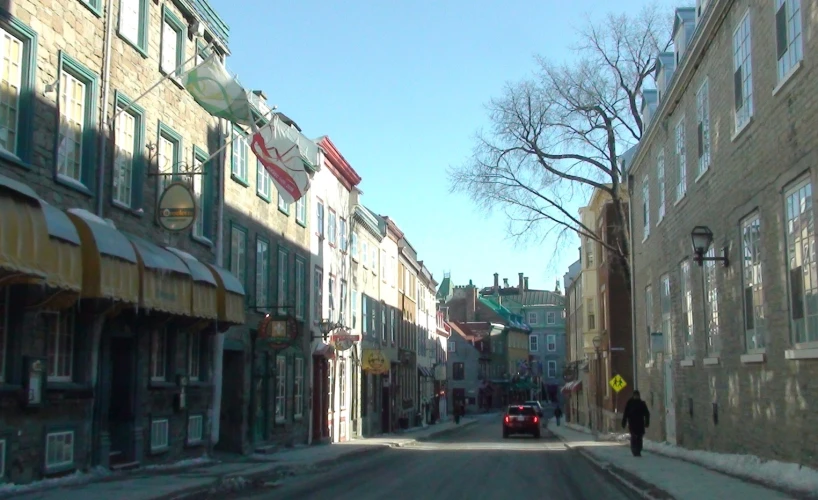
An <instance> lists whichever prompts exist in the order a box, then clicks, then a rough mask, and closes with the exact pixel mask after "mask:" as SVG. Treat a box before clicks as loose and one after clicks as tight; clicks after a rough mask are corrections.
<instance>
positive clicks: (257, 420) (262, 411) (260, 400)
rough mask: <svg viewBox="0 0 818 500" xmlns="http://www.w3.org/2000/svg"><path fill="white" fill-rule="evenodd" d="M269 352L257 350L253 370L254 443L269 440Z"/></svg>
mask: <svg viewBox="0 0 818 500" xmlns="http://www.w3.org/2000/svg"><path fill="white" fill-rule="evenodd" d="M268 356H269V353H267V352H265V351H261V352H257V354H256V360H255V364H256V366H255V369H254V370H253V379H252V380H253V434H252V438H253V444H254V445H257V444H259V443H263V442H264V441H266V440H267V424H268V422H269V421H270V418H269V412H268V410H269V408H270V405H269V399H268V397H267V396H268V394H269V385H268V383H269V380H270V363H269V360H268Z"/></svg>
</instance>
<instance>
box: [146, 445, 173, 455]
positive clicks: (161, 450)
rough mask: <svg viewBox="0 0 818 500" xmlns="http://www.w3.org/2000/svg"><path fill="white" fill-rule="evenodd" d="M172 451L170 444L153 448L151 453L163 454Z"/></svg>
mask: <svg viewBox="0 0 818 500" xmlns="http://www.w3.org/2000/svg"><path fill="white" fill-rule="evenodd" d="M169 451H170V446H163V447H161V448H151V449H150V454H151V455H163V454H165V453H168V452H169Z"/></svg>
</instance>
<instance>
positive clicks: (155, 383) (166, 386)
mask: <svg viewBox="0 0 818 500" xmlns="http://www.w3.org/2000/svg"><path fill="white" fill-rule="evenodd" d="M150 388H151V389H160V390H171V389H176V388H177V385H176V384H174V383H173V382H167V381H159V380H151V385H150Z"/></svg>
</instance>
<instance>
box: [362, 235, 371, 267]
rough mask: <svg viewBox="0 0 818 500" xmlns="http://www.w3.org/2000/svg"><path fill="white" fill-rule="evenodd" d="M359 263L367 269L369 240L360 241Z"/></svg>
mask: <svg viewBox="0 0 818 500" xmlns="http://www.w3.org/2000/svg"><path fill="white" fill-rule="evenodd" d="M361 264H363V266H364V268H366V269H369V242H368V241H366V240H363V241H362V242H361Z"/></svg>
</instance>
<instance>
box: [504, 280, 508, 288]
mask: <svg viewBox="0 0 818 500" xmlns="http://www.w3.org/2000/svg"><path fill="white" fill-rule="evenodd" d="M503 288H508V278H503Z"/></svg>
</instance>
